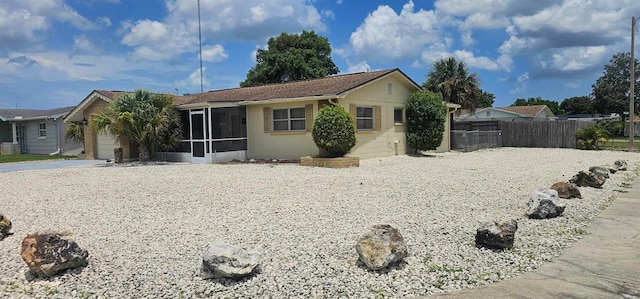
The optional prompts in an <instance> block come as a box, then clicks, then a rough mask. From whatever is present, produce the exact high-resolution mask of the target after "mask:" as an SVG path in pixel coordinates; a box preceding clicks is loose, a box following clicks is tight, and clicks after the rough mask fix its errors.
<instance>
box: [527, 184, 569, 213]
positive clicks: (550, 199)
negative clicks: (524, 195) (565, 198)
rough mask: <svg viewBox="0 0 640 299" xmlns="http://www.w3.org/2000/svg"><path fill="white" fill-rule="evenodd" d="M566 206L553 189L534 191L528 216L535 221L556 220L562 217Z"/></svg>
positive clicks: (530, 199) (530, 198) (530, 197)
mask: <svg viewBox="0 0 640 299" xmlns="http://www.w3.org/2000/svg"><path fill="white" fill-rule="evenodd" d="M565 207H566V204H565V203H564V202H562V201H561V200H560V198H558V191H556V190H553V189H538V190H533V191H532V192H531V195H530V196H529V210H528V211H527V216H529V218H535V219H545V218H555V217H558V216H560V215H562V212H564V208H565Z"/></svg>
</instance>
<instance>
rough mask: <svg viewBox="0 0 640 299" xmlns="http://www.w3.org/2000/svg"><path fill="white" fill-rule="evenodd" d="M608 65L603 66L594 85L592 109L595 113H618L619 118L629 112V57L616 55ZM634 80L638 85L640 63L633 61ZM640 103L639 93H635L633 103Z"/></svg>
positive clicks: (622, 54)
mask: <svg viewBox="0 0 640 299" xmlns="http://www.w3.org/2000/svg"><path fill="white" fill-rule="evenodd" d="M609 62H610V64H607V65H605V66H604V73H603V75H602V77H600V78H599V79H598V80H597V81H596V83H595V84H593V85H592V86H591V87H592V88H593V93H592V96H593V97H594V99H595V101H594V105H593V108H594V110H595V112H597V113H619V114H620V115H621V116H622V115H624V112H627V111H629V85H630V84H629V83H630V82H631V81H630V79H631V72H630V63H631V55H630V54H629V53H617V54H614V55H613V58H611V60H610V61H609ZM635 64H636V65H635V79H636V86H637V85H638V83H640V81H638V80H640V78H639V77H640V65H639V64H640V63H638V60H637V59H635ZM639 101H640V93H638V92H637V93H635V99H634V102H635V104H636V109H634V111H637V104H638V102H639Z"/></svg>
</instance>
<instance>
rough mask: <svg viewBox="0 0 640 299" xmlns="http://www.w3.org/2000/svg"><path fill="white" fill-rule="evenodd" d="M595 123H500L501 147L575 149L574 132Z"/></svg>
mask: <svg viewBox="0 0 640 299" xmlns="http://www.w3.org/2000/svg"><path fill="white" fill-rule="evenodd" d="M595 124H596V122H595V121H571V120H556V121H511V122H508V121H501V122H500V131H502V146H510V147H540V148H554V147H559V148H576V142H577V141H576V131H577V130H578V129H583V128H586V127H590V126H592V125H595Z"/></svg>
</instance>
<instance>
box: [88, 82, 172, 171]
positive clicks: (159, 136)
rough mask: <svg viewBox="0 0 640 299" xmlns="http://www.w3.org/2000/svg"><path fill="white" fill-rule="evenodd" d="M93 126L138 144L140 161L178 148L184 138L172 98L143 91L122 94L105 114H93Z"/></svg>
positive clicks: (118, 138) (103, 112)
mask: <svg viewBox="0 0 640 299" xmlns="http://www.w3.org/2000/svg"><path fill="white" fill-rule="evenodd" d="M91 127H92V128H93V129H95V130H97V131H101V132H105V133H107V134H109V135H111V136H113V137H115V138H116V140H118V141H119V140H128V141H130V142H133V143H135V144H138V145H139V148H138V151H139V156H138V158H139V160H140V161H141V162H146V161H148V160H150V159H153V158H154V157H155V154H156V152H157V151H158V150H168V149H171V148H173V147H175V146H177V145H178V143H179V142H180V139H181V136H182V129H181V128H182V127H181V123H180V115H179V114H178V111H177V110H176V108H175V106H174V104H173V99H172V97H171V96H170V95H164V94H154V93H150V92H149V91H146V90H141V89H138V90H136V91H135V92H134V93H124V94H122V95H121V96H120V97H119V98H117V99H116V100H115V101H113V102H111V103H110V104H109V105H108V106H107V108H106V109H105V110H104V111H102V112H98V113H96V114H94V115H93V117H92V120H91Z"/></svg>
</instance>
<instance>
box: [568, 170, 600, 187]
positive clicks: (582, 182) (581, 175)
mask: <svg viewBox="0 0 640 299" xmlns="http://www.w3.org/2000/svg"><path fill="white" fill-rule="evenodd" d="M605 181H606V179H605V178H603V177H601V176H598V175H596V174H594V173H593V172H590V171H586V172H585V171H580V172H578V174H576V175H574V176H573V177H572V178H571V179H570V180H569V182H570V183H574V184H576V185H578V186H579V187H593V188H601V187H602V185H603V184H604V182H605Z"/></svg>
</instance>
